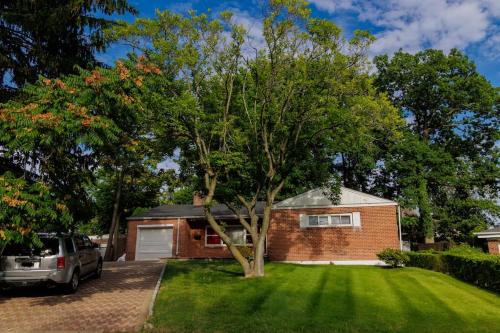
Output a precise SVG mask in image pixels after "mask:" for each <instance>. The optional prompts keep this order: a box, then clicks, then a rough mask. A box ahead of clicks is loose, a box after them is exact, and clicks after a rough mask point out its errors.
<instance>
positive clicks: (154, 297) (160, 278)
mask: <svg viewBox="0 0 500 333" xmlns="http://www.w3.org/2000/svg"><path fill="white" fill-rule="evenodd" d="M166 267H167V262H165V264H164V265H163V268H162V269H161V272H160V276H159V277H158V281H156V286H155V290H154V291H153V296H152V297H151V302H149V310H148V317H147V318H146V321H147V320H148V319H149V318H151V316H152V315H153V310H154V307H155V303H156V297H157V296H158V291H159V290H160V285H161V280H163V275H164V274H165V268H166Z"/></svg>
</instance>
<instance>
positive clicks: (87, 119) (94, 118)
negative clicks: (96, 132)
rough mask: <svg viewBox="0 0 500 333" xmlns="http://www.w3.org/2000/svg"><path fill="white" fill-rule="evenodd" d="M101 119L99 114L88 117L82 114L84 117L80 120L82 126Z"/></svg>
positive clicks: (87, 125)
mask: <svg viewBox="0 0 500 333" xmlns="http://www.w3.org/2000/svg"><path fill="white" fill-rule="evenodd" d="M100 119H101V117H99V116H94V117H89V116H84V118H83V119H82V120H81V121H80V123H81V124H82V126H85V127H89V126H90V125H92V124H93V123H95V122H98V121H99V120H100Z"/></svg>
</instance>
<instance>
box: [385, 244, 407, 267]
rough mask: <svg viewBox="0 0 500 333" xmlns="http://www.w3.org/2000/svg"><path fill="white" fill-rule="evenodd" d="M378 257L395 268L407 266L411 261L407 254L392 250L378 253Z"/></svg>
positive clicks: (388, 249)
mask: <svg viewBox="0 0 500 333" xmlns="http://www.w3.org/2000/svg"><path fill="white" fill-rule="evenodd" d="M377 257H378V258H379V259H380V260H382V261H383V262H385V263H386V264H387V265H389V266H391V267H393V268H396V267H403V266H406V265H407V264H408V262H409V261H410V258H409V257H408V254H407V253H406V252H404V251H401V250H395V249H390V248H387V249H385V250H383V251H382V252H379V253H377Z"/></svg>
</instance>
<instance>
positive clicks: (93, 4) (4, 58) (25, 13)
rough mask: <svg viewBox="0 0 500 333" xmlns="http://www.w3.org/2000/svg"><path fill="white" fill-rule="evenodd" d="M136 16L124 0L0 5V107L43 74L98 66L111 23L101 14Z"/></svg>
mask: <svg viewBox="0 0 500 333" xmlns="http://www.w3.org/2000/svg"><path fill="white" fill-rule="evenodd" d="M126 12H129V13H135V9H134V8H133V7H131V6H129V5H128V3H127V1H126V0H32V1H27V0H0V79H1V81H0V102H2V101H6V100H7V99H8V98H9V97H12V96H13V94H14V93H15V92H16V89H15V88H16V87H22V86H24V85H25V84H26V83H34V82H35V81H36V80H37V78H38V76H39V75H43V76H45V77H49V78H55V77H58V76H60V75H62V74H68V73H74V72H75V65H78V66H80V67H83V68H90V67H92V66H95V65H96V59H95V52H96V51H102V50H104V48H105V47H106V42H105V40H104V38H103V35H102V29H104V28H107V27H110V25H111V24H112V22H113V21H111V20H108V19H105V18H103V17H99V14H101V16H102V14H105V15H111V14H114V13H118V14H124V13H126Z"/></svg>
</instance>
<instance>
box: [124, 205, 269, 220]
mask: <svg viewBox="0 0 500 333" xmlns="http://www.w3.org/2000/svg"><path fill="white" fill-rule="evenodd" d="M211 211H212V214H213V215H214V217H215V218H218V219H224V218H226V219H230V218H237V216H236V215H235V214H234V213H233V211H231V210H230V209H229V208H227V206H226V205H223V204H217V205H214V206H212V209H211ZM256 211H257V214H258V215H262V213H263V211H264V202H258V203H257V205H256ZM241 212H242V214H243V215H244V216H245V217H246V216H247V214H248V213H247V210H246V209H242V211H241ZM177 217H181V218H191V219H197V218H205V214H204V213H203V206H195V205H161V206H158V207H155V208H153V209H151V210H149V211H147V212H145V213H142V214H139V215H136V216H131V217H129V218H128V219H129V220H146V219H164V218H177Z"/></svg>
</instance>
